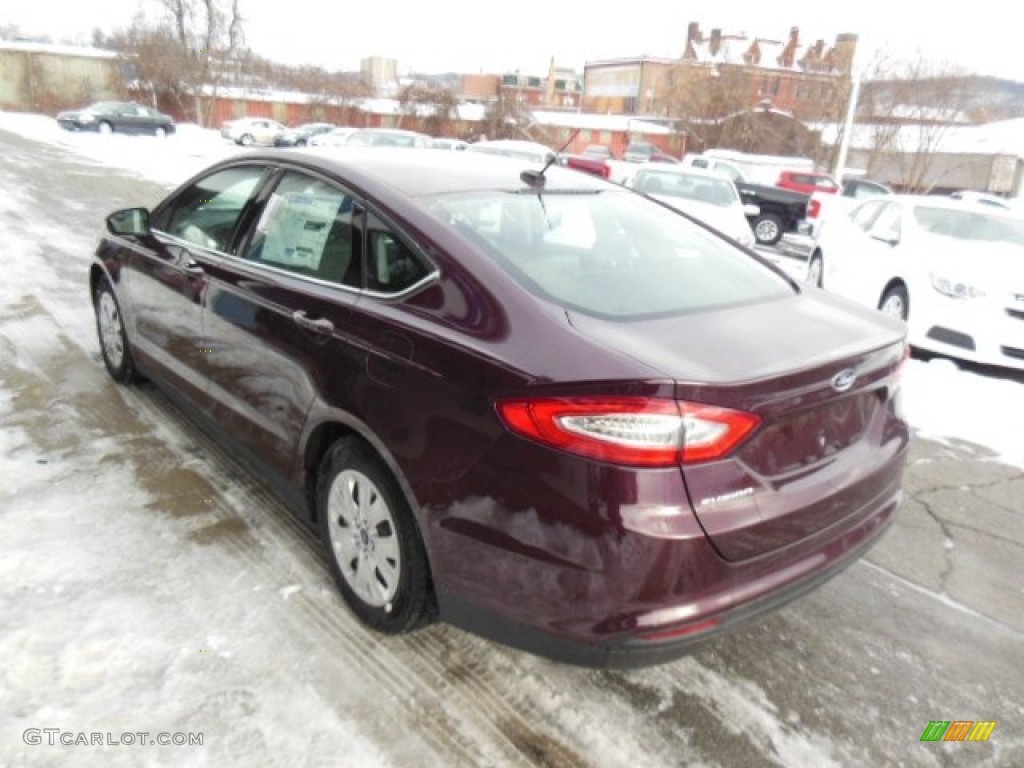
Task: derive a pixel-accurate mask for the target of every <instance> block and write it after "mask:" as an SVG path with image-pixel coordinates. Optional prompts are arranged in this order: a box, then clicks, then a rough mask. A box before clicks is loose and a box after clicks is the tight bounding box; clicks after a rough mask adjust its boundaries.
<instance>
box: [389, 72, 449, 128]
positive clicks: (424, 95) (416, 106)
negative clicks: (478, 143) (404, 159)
mask: <svg viewBox="0 0 1024 768" xmlns="http://www.w3.org/2000/svg"><path fill="white" fill-rule="evenodd" d="M398 103H399V111H400V114H399V127H401V125H402V122H401V121H402V120H404V118H406V117H417V118H418V126H419V128H420V129H421V130H423V131H424V132H425V133H429V134H430V135H431V136H441V135H444V134H445V133H446V132H450V130H451V125H452V123H453V122H454V121H455V120H456V119H457V118H458V109H459V97H458V95H457V94H455V93H454V92H453V91H452V90H451V89H449V88H445V87H444V86H442V85H434V84H428V83H420V82H414V83H411V84H409V85H407V86H405V87H404V88H403V89H402V90H401V91H400V92H399V94H398Z"/></svg>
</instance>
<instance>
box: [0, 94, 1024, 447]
mask: <svg viewBox="0 0 1024 768" xmlns="http://www.w3.org/2000/svg"><path fill="white" fill-rule="evenodd" d="M0 128H4V129H6V130H9V131H14V132H18V133H22V134H23V135H25V136H28V137H31V138H33V139H36V140H39V141H46V142H49V143H52V144H55V145H58V146H60V147H63V148H65V149H68V150H70V151H72V152H75V153H77V154H79V155H81V156H83V157H85V158H88V159H89V160H90V161H92V162H95V163H96V164H98V165H104V166H111V167H115V168H120V169H124V170H129V171H131V172H133V173H137V174H138V175H139V176H142V177H144V178H147V179H150V180H153V181H156V182H159V183H162V184H166V185H168V186H172V187H173V186H176V185H177V184H179V183H181V182H182V181H184V180H185V179H186V178H188V177H189V176H191V175H192V174H193V173H196V172H198V171H199V170H201V169H202V168H204V167H205V166H207V165H209V164H211V163H213V162H215V161H217V160H220V159H222V158H225V157H228V156H230V155H233V154H237V153H239V152H244V151H246V150H243V149H242V148H240V147H237V146H235V145H233V144H231V143H230V142H228V141H226V140H224V139H223V138H221V136H220V134H219V133H218V132H217V131H214V130H209V129H203V128H199V127H198V126H196V125H190V124H183V125H179V126H178V130H177V132H176V133H175V134H173V135H171V136H169V137H167V138H165V139H156V138H154V137H150V136H118V135H113V136H100V135H99V134H95V133H69V132H67V131H64V130H62V129H61V128H60V127H58V126H57V123H56V121H55V120H53V119H51V118H48V117H45V116H41V115H29V114H20V113H9V112H0ZM904 386H905V390H904V392H905V407H906V411H907V415H908V418H909V420H910V422H911V424H912V425H913V426H914V427H915V429H917V430H918V431H919V432H920V434H922V435H926V436H928V437H931V438H933V439H938V440H960V441H964V442H967V443H975V444H977V445H980V446H984V447H985V448H988V449H989V450H990V451H992V452H993V454H994V455H995V457H997V458H998V459H999V460H1001V461H1005V462H1009V463H1013V464H1016V465H1019V466H1024V437H1022V427H1024V415H1022V414H1024V410H1022V409H1024V373H1021V374H1020V375H1018V376H1016V377H1015V378H1001V377H999V376H994V375H992V374H991V373H979V372H976V371H974V370H961V369H960V368H959V367H957V365H956V364H955V363H953V362H952V361H950V360H946V359H941V358H940V359H936V360H932V361H931V362H925V361H921V360H911V361H909V363H908V365H907V371H906V377H905V385H904Z"/></svg>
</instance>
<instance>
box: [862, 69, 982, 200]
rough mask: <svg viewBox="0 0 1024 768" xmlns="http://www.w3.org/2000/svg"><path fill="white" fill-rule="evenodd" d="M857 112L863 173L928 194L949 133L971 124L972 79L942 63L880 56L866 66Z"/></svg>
mask: <svg viewBox="0 0 1024 768" xmlns="http://www.w3.org/2000/svg"><path fill="white" fill-rule="evenodd" d="M865 80H866V81H867V82H866V83H865V85H864V88H863V90H862V92H861V99H860V104H859V105H858V109H857V120H858V122H861V123H862V127H861V128H860V130H859V136H860V141H859V142H858V143H859V144H860V148H859V149H860V151H859V153H858V155H859V157H860V160H861V162H862V163H863V164H864V165H865V170H866V171H867V172H868V174H870V175H872V176H876V177H879V178H883V179H885V180H887V181H889V182H890V183H892V184H893V185H894V186H896V187H898V188H900V189H902V190H905V191H907V192H929V191H931V189H932V188H933V187H934V186H935V185H936V183H937V182H938V181H939V179H938V177H937V176H936V173H937V165H936V161H937V158H938V156H939V154H940V153H941V151H942V147H943V144H944V142H945V140H946V139H947V137H948V136H949V132H950V131H951V130H952V129H953V128H955V127H956V126H958V125H962V124H964V123H965V122H968V121H969V120H970V112H971V107H972V100H973V95H972V89H971V85H970V84H971V82H972V81H971V78H968V77H966V76H965V73H964V72H963V70H961V69H959V68H957V67H955V66H953V65H950V64H948V63H945V62H936V61H931V60H928V59H924V58H919V59H915V60H901V59H897V58H894V57H892V56H890V55H888V54H887V53H886V52H882V53H880V54H879V55H878V56H876V58H875V60H874V61H873V62H872V63H871V64H870V65H869V67H868V69H867V72H866V75H865Z"/></svg>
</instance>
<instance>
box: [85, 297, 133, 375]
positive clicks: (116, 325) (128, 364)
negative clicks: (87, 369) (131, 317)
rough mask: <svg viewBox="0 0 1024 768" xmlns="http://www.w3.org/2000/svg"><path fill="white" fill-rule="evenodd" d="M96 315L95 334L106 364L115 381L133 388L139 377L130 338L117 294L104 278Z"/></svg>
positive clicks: (94, 302)
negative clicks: (130, 346)
mask: <svg viewBox="0 0 1024 768" xmlns="http://www.w3.org/2000/svg"><path fill="white" fill-rule="evenodd" d="M93 309H94V310H95V312H96V333H97V335H98V336H99V341H100V352H101V353H102V354H103V364H104V365H105V366H106V368H107V373H109V374H110V376H111V378H112V379H114V381H118V382H120V383H122V384H131V383H132V382H133V381H135V379H136V378H137V377H138V375H137V373H136V371H135V362H134V361H133V360H132V353H131V349H130V348H129V346H128V337H127V336H126V334H125V331H124V318H123V317H122V316H121V307H120V305H119V304H118V303H117V298H116V297H115V296H114V291H113V289H112V288H111V287H110V283H109V282H108V281H107V279H106V278H105V277H104V278H101V279H100V281H99V283H98V284H97V286H96V293H95V295H94V296H93Z"/></svg>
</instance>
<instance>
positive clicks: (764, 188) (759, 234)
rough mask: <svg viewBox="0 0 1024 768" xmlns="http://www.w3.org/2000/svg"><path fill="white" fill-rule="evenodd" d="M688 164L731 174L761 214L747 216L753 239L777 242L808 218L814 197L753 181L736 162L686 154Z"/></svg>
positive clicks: (765, 243)
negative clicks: (808, 205)
mask: <svg viewBox="0 0 1024 768" xmlns="http://www.w3.org/2000/svg"><path fill="white" fill-rule="evenodd" d="M684 162H685V163H686V165H689V166H692V167H693V168H703V169H705V170H708V171H714V172H715V173H721V174H723V175H725V176H728V177H729V178H730V179H732V180H733V183H734V184H736V189H737V190H738V191H739V193H740V197H741V198H742V199H743V204H744V205H756V206H757V208H758V211H759V213H758V214H757V215H756V216H747V219H748V221H750V228H751V229H752V230H754V238H755V239H756V240H757V242H758V243H759V244H761V245H775V244H776V243H777V242H779V240H781V239H782V236H783V235H784V234H786V233H787V232H796V231H797V230H798V228H799V227H800V223H801V222H802V221H804V220H805V219H806V218H807V203H808V202H810V199H811V196H810V195H805V194H803V193H802V192H794V191H793V190H791V189H782V188H781V187H773V186H769V185H767V184H753V183H751V182H750V181H748V180H747V177H746V176H745V175H744V174H743V171H742V170H741V169H740V168H739V167H737V166H736V165H735V164H733V163H730V162H728V161H724V160H718V159H716V158H712V157H705V156H701V155H698V156H695V157H694V156H687V157H686V158H685V159H684Z"/></svg>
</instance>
